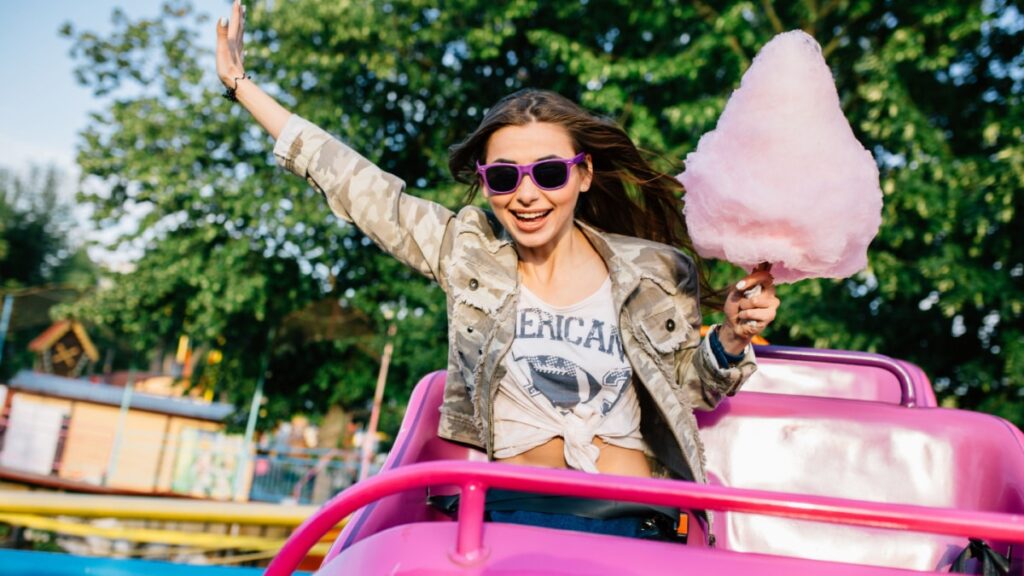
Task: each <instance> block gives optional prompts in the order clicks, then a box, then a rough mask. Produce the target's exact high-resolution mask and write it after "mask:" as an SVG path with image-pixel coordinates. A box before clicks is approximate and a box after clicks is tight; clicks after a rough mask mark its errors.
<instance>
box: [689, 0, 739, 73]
mask: <svg viewBox="0 0 1024 576" xmlns="http://www.w3.org/2000/svg"><path fill="white" fill-rule="evenodd" d="M693 7H694V8H695V9H696V10H697V12H698V13H699V14H700V15H701V16H703V17H704V20H705V21H706V22H707V23H708V24H710V25H711V27H712V29H714V26H715V21H716V20H718V19H719V18H721V15H720V14H719V13H718V12H716V11H715V9H714V8H712V7H711V6H708V5H707V4H705V3H704V2H702V1H701V0H693ZM726 40H727V41H728V42H729V47H730V48H732V51H733V53H734V54H736V57H737V58H739V59H740V62H741V63H742V64H743V69H744V70H746V69H747V68H749V67H750V58H748V57H747V54H746V53H745V52H744V51H743V46H742V45H741V44H740V41H739V39H738V38H736V35H735V34H729V36H728V37H727V38H726Z"/></svg>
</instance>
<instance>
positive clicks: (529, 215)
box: [511, 210, 551, 222]
mask: <svg viewBox="0 0 1024 576" xmlns="http://www.w3.org/2000/svg"><path fill="white" fill-rule="evenodd" d="M511 212H512V215H513V216H515V217H516V220H519V221H520V222H535V221H537V220H540V219H541V218H544V217H545V216H547V215H548V214H550V213H551V210H541V211H531V212H520V211H517V210H512V211H511Z"/></svg>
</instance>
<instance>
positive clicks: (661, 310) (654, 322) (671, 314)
mask: <svg viewBox="0 0 1024 576" xmlns="http://www.w3.org/2000/svg"><path fill="white" fill-rule="evenodd" d="M666 304H667V305H662V306H659V307H658V309H656V310H655V311H653V312H650V313H647V314H644V315H643V316H641V317H640V329H641V330H643V332H644V334H645V335H646V336H647V339H648V340H649V341H650V342H651V345H652V346H653V347H654V349H655V350H657V352H658V353H659V354H671V353H673V352H675V351H676V350H679V348H680V347H681V346H683V345H684V344H686V343H688V342H689V341H690V340H692V339H694V330H693V327H692V326H690V324H689V322H687V320H686V317H685V316H683V313H682V311H680V310H679V308H678V307H676V306H674V305H672V304H673V303H672V301H671V300H669V301H668V302H666Z"/></svg>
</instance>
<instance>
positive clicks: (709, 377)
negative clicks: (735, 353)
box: [675, 254, 757, 410]
mask: <svg viewBox="0 0 1024 576" xmlns="http://www.w3.org/2000/svg"><path fill="white" fill-rule="evenodd" d="M679 260H680V261H679V264H678V265H677V270H678V272H677V275H676V280H677V285H676V288H677V292H676V302H677V306H678V307H679V308H680V309H681V310H682V312H683V317H684V318H685V319H686V321H687V322H688V323H689V324H690V327H691V329H692V330H694V331H696V333H697V334H700V329H701V323H702V319H701V313H700V304H699V302H700V294H699V288H698V279H697V278H698V277H697V269H696V266H694V264H693V262H692V261H691V260H690V259H689V258H687V257H686V256H683V255H681V254H680V258H679ZM717 329H718V326H714V327H712V330H717ZM710 334H711V333H710V332H708V336H707V337H704V338H700V339H699V343H698V344H697V345H696V346H690V347H685V346H684V347H683V348H682V349H680V350H679V351H678V352H677V353H676V363H675V370H676V374H675V376H676V382H677V383H678V384H679V385H680V387H681V388H682V389H683V390H685V391H686V392H687V395H688V397H689V399H690V402H691V403H692V405H693V407H694V408H695V409H697V410H714V409H715V407H716V406H718V404H719V403H720V402H721V401H722V399H723V398H725V397H726V396H732V395H733V394H735V393H736V392H737V390H739V388H740V386H742V385H743V383H744V382H746V380H747V378H749V377H750V375H751V374H753V373H754V372H755V371H756V370H757V360H756V359H755V358H754V348H753V347H752V346H750V345H749V344H748V345H747V347H746V349H744V350H743V358H742V359H741V360H740V361H739V362H738V363H736V364H734V365H732V366H728V367H722V366H719V364H718V360H717V359H716V358H715V353H714V352H713V351H712V349H711V338H710Z"/></svg>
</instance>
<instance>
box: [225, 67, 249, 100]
mask: <svg viewBox="0 0 1024 576" xmlns="http://www.w3.org/2000/svg"><path fill="white" fill-rule="evenodd" d="M250 78H251V76H249V74H248V73H245V74H242V75H241V76H239V77H238V78H235V85H234V87H232V88H228V89H226V90H224V94H222V96H224V97H225V98H227V99H228V100H231V101H232V102H238V96H236V95H235V91H236V90H238V81H239V80H248V79H250Z"/></svg>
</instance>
